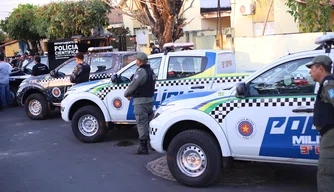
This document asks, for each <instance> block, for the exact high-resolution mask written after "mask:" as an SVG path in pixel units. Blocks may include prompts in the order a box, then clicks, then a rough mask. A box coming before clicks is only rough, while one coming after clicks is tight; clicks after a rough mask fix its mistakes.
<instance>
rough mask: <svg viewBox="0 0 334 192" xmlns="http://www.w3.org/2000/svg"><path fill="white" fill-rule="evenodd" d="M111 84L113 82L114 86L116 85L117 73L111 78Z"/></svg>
mask: <svg viewBox="0 0 334 192" xmlns="http://www.w3.org/2000/svg"><path fill="white" fill-rule="evenodd" d="M111 82H113V83H114V84H118V77H117V73H115V74H113V75H112V76H111Z"/></svg>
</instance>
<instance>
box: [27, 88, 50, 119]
mask: <svg viewBox="0 0 334 192" xmlns="http://www.w3.org/2000/svg"><path fill="white" fill-rule="evenodd" d="M24 109H25V111H26V114H27V115H28V117H29V118H30V119H33V120H42V119H45V118H46V117H47V115H48V110H49V109H48V104H47V102H46V99H45V98H44V96H43V95H41V94H39V93H34V94H31V95H29V96H28V97H27V99H26V100H25V102H24Z"/></svg>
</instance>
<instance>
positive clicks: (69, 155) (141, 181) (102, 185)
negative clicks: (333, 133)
mask: <svg viewBox="0 0 334 192" xmlns="http://www.w3.org/2000/svg"><path fill="white" fill-rule="evenodd" d="M136 137H137V133H136V130H135V129H122V130H117V129H115V130H113V131H111V132H110V133H109V136H108V138H107V141H105V142H102V143H96V144H85V143H81V142H80V141H79V140H77V139H76V138H75V137H74V135H73V134H72V131H71V129H70V125H69V124H68V123H65V122H64V121H63V120H62V119H61V117H60V114H59V113H55V114H54V115H53V117H52V118H50V119H47V120H43V121H33V120H30V119H29V118H28V117H27V116H26V114H25V112H24V110H23V108H22V107H15V108H8V109H5V110H3V111H1V112H0V191H1V192H40V191H41V192H45V191H48V192H67V191H69V192H76V191H80V192H84V191H89V192H92V191H112V192H118V191H120V192H131V191H136V192H139V191H140V192H142V191H145V192H149V191H159V192H167V191H182V192H188V191H189V192H190V191H191V192H196V191H207V190H210V191H224V192H229V191H233V192H247V191H261V192H262V191H263V192H269V191H270V192H271V191H273V192H276V191H284V192H290V191H291V192H297V191H302V192H308V191H316V167H305V166H292V165H271V167H273V168H274V169H275V170H276V171H275V177H274V178H273V179H271V180H270V181H268V182H265V183H260V184H254V185H246V186H224V185H220V184H217V185H214V186H211V187H210V188H209V189H207V188H204V189H194V188H189V187H185V186H183V185H181V184H179V183H178V182H176V181H169V180H166V179H163V178H160V177H157V176H155V175H153V174H152V173H151V172H149V171H148V170H147V168H146V165H147V163H148V162H150V161H152V160H155V159H157V158H159V157H161V156H163V154H158V153H156V152H153V153H151V154H150V155H147V156H136V155H133V154H132V152H133V151H134V150H135V149H136V144H137V143H138V142H137V140H136ZM120 141H132V142H135V145H132V146H127V147H120V146H117V145H116V144H117V143H118V142H120Z"/></svg>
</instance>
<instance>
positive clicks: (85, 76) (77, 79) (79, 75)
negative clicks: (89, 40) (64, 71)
mask: <svg viewBox="0 0 334 192" xmlns="http://www.w3.org/2000/svg"><path fill="white" fill-rule="evenodd" d="M75 61H76V62H77V65H76V66H75V68H74V70H73V72H72V74H71V76H70V80H71V82H72V83H75V84H78V83H83V82H87V81H89V74H90V66H89V65H88V64H87V63H86V62H84V55H83V54H82V53H77V54H76V55H75Z"/></svg>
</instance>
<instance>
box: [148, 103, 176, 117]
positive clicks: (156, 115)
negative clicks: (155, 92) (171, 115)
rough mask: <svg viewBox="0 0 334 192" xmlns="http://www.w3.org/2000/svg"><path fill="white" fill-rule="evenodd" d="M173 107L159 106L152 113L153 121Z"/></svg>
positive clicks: (170, 105)
mask: <svg viewBox="0 0 334 192" xmlns="http://www.w3.org/2000/svg"><path fill="white" fill-rule="evenodd" d="M173 107H174V104H167V105H161V106H160V107H159V108H158V109H157V110H156V111H155V113H154V116H153V119H155V118H157V117H158V116H159V115H160V114H161V113H163V112H165V111H168V110H170V109H172V108H173Z"/></svg>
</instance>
